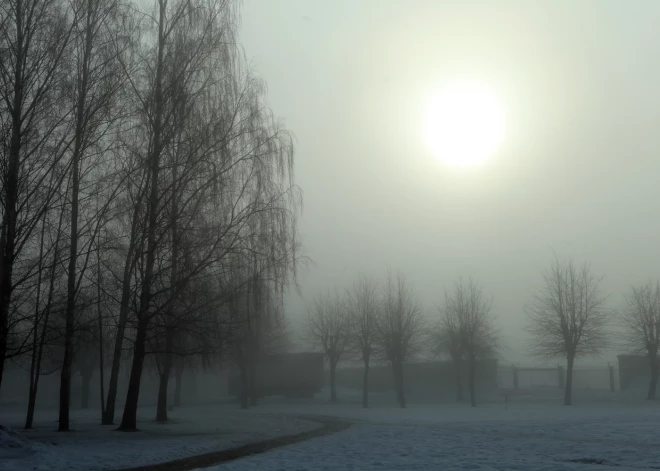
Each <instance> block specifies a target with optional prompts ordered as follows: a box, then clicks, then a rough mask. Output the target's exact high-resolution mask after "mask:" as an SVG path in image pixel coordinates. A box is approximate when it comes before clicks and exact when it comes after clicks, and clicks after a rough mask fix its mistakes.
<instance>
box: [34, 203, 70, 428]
mask: <svg viewBox="0 0 660 471" xmlns="http://www.w3.org/2000/svg"><path fill="white" fill-rule="evenodd" d="M63 219H64V211H61V212H60V220H59V224H58V226H57V237H56V239H55V250H54V251H53V264H52V266H51V268H50V283H49V286H48V297H47V299H46V307H45V313H44V326H43V328H42V329H41V339H40V340H39V351H38V352H37V363H36V365H35V376H34V384H33V385H32V387H31V388H30V397H29V398H28V412H27V417H26V418H25V428H32V422H33V420H34V408H35V405H36V403H37V391H38V388H39V377H40V376H41V360H42V358H43V354H44V346H45V345H46V333H47V332H48V321H49V318H50V309H51V306H52V304H53V293H54V292H55V274H56V269H57V261H58V259H59V253H60V249H59V247H60V236H61V234H62V230H61V229H62V221H63Z"/></svg>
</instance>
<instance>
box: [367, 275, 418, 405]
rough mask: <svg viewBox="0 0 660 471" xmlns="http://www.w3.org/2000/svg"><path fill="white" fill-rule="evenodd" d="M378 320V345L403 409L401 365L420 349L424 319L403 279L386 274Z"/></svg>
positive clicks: (403, 391) (400, 276) (404, 398)
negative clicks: (390, 372) (388, 367)
mask: <svg viewBox="0 0 660 471" xmlns="http://www.w3.org/2000/svg"><path fill="white" fill-rule="evenodd" d="M381 309H382V312H381V315H380V316H379V318H378V343H379V346H380V348H381V349H382V351H383V354H384V356H385V359H386V360H387V361H388V362H389V364H390V366H391V367H392V373H393V375H394V386H395V389H396V396H397V400H398V402H399V405H400V406H401V407H406V395H405V388H404V384H405V381H404V368H403V367H404V364H405V363H406V362H407V361H409V360H410V359H411V358H413V357H414V355H415V354H417V352H418V351H419V349H420V348H421V344H422V341H423V338H424V333H425V332H424V329H425V327H426V319H425V317H424V315H423V313H422V307H421V305H420V303H419V301H418V300H417V298H416V297H415V296H414V293H413V291H412V289H411V288H410V286H409V285H408V284H407V282H406V279H405V277H404V276H403V275H402V274H401V273H398V274H397V275H396V276H394V275H392V273H391V272H388V275H387V281H386V283H385V291H384V294H383V301H382V306H381Z"/></svg>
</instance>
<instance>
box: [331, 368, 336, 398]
mask: <svg viewBox="0 0 660 471" xmlns="http://www.w3.org/2000/svg"><path fill="white" fill-rule="evenodd" d="M336 373H337V362H334V361H330V402H332V403H335V402H337V383H336Z"/></svg>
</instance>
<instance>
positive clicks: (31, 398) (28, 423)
mask: <svg viewBox="0 0 660 471" xmlns="http://www.w3.org/2000/svg"><path fill="white" fill-rule="evenodd" d="M47 215H48V212H47V211H44V217H43V219H42V221H41V237H40V239H39V261H38V262H37V270H38V272H37V297H36V300H35V308H34V324H33V327H32V328H33V331H32V356H31V357H30V386H29V389H28V410H27V416H26V417H25V428H26V429H30V428H32V422H33V420H34V406H35V403H36V399H37V395H36V394H34V393H33V391H34V390H35V383H36V377H37V376H38V375H39V372H38V371H37V352H38V342H37V339H38V337H39V309H40V307H41V282H42V274H43V258H44V236H45V233H46V216H47ZM44 328H45V326H44Z"/></svg>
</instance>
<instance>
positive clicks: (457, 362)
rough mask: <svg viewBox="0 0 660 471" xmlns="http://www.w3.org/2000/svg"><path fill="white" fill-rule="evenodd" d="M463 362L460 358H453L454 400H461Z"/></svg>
mask: <svg viewBox="0 0 660 471" xmlns="http://www.w3.org/2000/svg"><path fill="white" fill-rule="evenodd" d="M462 368H463V362H462V361H461V359H460V358H455V359H454V375H455V378H456V402H463V370H462Z"/></svg>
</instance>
